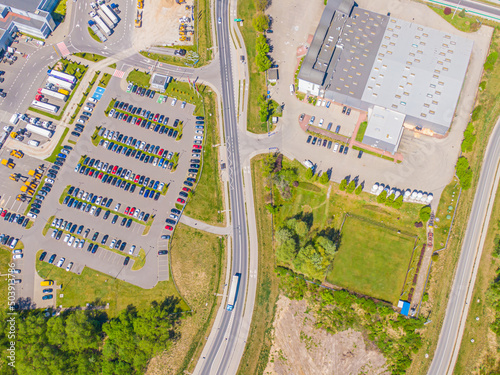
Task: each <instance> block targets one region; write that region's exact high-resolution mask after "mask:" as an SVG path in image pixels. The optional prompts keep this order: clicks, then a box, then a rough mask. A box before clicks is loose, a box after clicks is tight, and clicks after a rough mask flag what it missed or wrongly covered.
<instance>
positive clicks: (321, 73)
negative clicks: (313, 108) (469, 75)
mask: <svg viewBox="0 0 500 375" xmlns="http://www.w3.org/2000/svg"><path fill="white" fill-rule="evenodd" d="M472 44H473V42H472V41H471V40H469V39H465V38H462V37H458V36H456V35H453V34H447V33H444V32H441V31H438V30H435V29H432V28H429V27H424V26H420V25H418V24H415V23H410V22H406V21H402V20H399V19H395V18H391V17H390V16H387V15H381V14H377V13H374V12H371V11H368V10H365V9H361V8H358V7H355V6H354V1H353V0H330V1H328V4H327V6H326V8H325V10H324V12H323V14H322V16H321V20H320V23H319V25H318V28H317V29H316V33H315V35H314V38H313V41H312V43H311V46H310V48H309V50H308V53H307V55H306V57H305V58H304V61H303V63H302V66H301V69H300V72H299V75H298V79H299V85H298V91H301V92H304V93H307V94H309V95H314V96H319V97H321V98H326V99H329V100H333V101H335V102H339V103H341V104H345V105H348V106H352V107H355V108H358V109H361V110H364V111H368V113H369V116H368V127H367V131H366V133H365V138H366V139H363V143H366V144H368V145H372V146H374V147H378V148H381V149H384V150H386V151H390V152H392V153H394V152H395V151H396V150H397V146H398V145H399V138H400V137H401V135H402V126H403V124H404V125H405V126H407V127H410V128H415V127H416V128H418V129H425V130H424V132H426V133H428V134H434V133H437V134H446V132H447V131H448V129H449V128H450V126H451V122H452V120H453V115H454V113H455V108H456V105H457V102H458V98H459V96H460V91H461V89H462V84H463V81H464V78H465V73H466V71H467V67H468V64H469V59H470V54H471V51H472ZM375 107H379V108H377V109H375V110H374V108H375ZM384 109H387V110H390V111H384ZM400 114H401V115H402V116H401V115H400ZM401 118H402V121H401ZM381 119H386V120H387V121H382V120H381ZM388 119H391V120H390V121H389V120H388ZM397 123H400V125H399V127H400V129H396V128H395V127H397V126H398V125H396V124H397ZM375 127H376V129H378V130H375ZM384 127H388V128H387V129H384ZM389 128H390V129H389ZM377 135H378V138H377ZM381 137H385V139H383V138H381ZM387 137H389V138H387ZM394 137H396V138H397V137H399V138H398V139H396V138H394Z"/></svg>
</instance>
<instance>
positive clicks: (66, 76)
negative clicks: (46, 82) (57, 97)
mask: <svg viewBox="0 0 500 375" xmlns="http://www.w3.org/2000/svg"><path fill="white" fill-rule="evenodd" d="M47 74H48V75H49V76H51V77H56V78H59V79H61V80H63V81H66V82H69V83H72V84H75V83H76V81H77V79H76V77H75V76H72V75H71V74H68V73H64V72H60V71H58V70H53V69H49V70H48V71H47Z"/></svg>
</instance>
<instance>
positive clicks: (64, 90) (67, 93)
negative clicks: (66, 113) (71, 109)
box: [57, 89, 69, 95]
mask: <svg viewBox="0 0 500 375" xmlns="http://www.w3.org/2000/svg"><path fill="white" fill-rule="evenodd" d="M57 92H58V93H60V94H63V95H69V91H68V90H66V89H59V90H57Z"/></svg>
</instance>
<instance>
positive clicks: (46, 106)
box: [31, 100, 59, 113]
mask: <svg viewBox="0 0 500 375" xmlns="http://www.w3.org/2000/svg"><path fill="white" fill-rule="evenodd" d="M31 106H32V107H34V108H38V109H41V110H42V111H46V112H50V113H57V112H59V107H58V106H57V105H54V104H50V103H43V102H40V101H38V100H33V101H32V102H31Z"/></svg>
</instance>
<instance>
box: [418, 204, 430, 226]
mask: <svg viewBox="0 0 500 375" xmlns="http://www.w3.org/2000/svg"><path fill="white" fill-rule="evenodd" d="M418 215H419V216H420V220H422V221H423V222H424V223H427V222H428V221H429V219H430V218H431V206H424V207H422V208H421V209H420V213H419V214H418Z"/></svg>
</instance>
